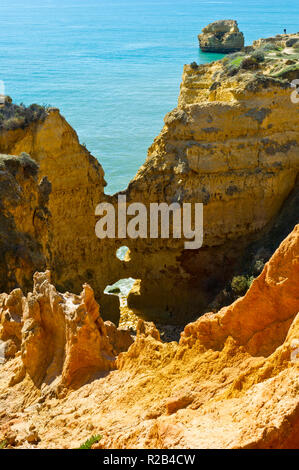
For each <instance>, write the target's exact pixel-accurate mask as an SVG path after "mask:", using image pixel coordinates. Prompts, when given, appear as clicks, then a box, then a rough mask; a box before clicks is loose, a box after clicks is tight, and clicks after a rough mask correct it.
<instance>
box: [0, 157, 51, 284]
mask: <svg viewBox="0 0 299 470" xmlns="http://www.w3.org/2000/svg"><path fill="white" fill-rule="evenodd" d="M40 180H41V181H40ZM50 191H51V184H50V183H49V181H48V179H47V177H45V176H44V177H43V178H42V176H41V175H40V174H39V173H38V165H37V164H36V162H35V161H34V160H32V159H31V158H30V157H29V155H27V154H24V153H22V154H21V155H20V156H18V157H17V156H13V155H0V292H10V291H11V290H12V289H14V288H18V287H21V288H23V289H25V290H28V289H29V288H30V286H31V285H32V276H33V273H34V272H35V271H36V270H37V269H41V270H42V269H45V267H46V264H47V260H48V259H49V258H50V257H51V253H50V249H49V234H50V222H51V217H50V212H49V209H48V198H49V194H50Z"/></svg>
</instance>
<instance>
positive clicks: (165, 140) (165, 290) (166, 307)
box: [0, 35, 299, 324]
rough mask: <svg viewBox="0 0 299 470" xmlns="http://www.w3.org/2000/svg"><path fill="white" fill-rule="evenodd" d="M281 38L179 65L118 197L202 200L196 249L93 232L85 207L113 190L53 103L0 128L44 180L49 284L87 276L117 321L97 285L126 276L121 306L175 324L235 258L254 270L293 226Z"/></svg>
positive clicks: (292, 138) (290, 126) (219, 288)
mask: <svg viewBox="0 0 299 470" xmlns="http://www.w3.org/2000/svg"><path fill="white" fill-rule="evenodd" d="M290 39H292V36H287V35H284V36H279V37H276V38H275V40H274V41H272V39H271V41H270V42H269V43H268V42H265V40H263V41H260V42H258V43H257V44H256V45H254V46H252V47H249V48H245V49H244V50H243V51H242V52H240V53H237V54H235V55H228V56H226V57H225V58H224V59H222V60H221V61H217V62H213V63H212V64H207V65H201V66H197V65H196V64H192V65H186V66H185V67H184V74H183V80H182V84H181V92H180V96H179V102H178V107H177V108H175V109H174V110H173V111H171V112H170V113H168V114H167V115H166V117H165V126H164V128H163V129H162V131H161V133H160V135H159V136H158V137H157V138H156V139H155V141H154V143H153V144H152V146H151V147H150V148H149V152H148V157H147V160H146V162H145V164H144V165H143V166H142V167H141V168H140V170H139V171H138V173H137V175H136V176H135V178H134V179H133V180H132V181H131V182H130V184H129V186H128V188H127V190H126V191H124V192H123V194H124V195H126V197H127V203H128V204H130V203H132V202H142V203H144V204H145V205H146V207H147V208H148V207H149V204H150V203H152V202H156V203H160V202H166V203H168V204H171V203H173V202H178V203H184V202H191V203H194V202H202V203H203V204H204V243H203V247H202V248H200V249H199V250H186V249H185V246H184V242H185V240H183V239H173V238H170V239H150V238H145V239H141V238H137V239H130V238H126V239H123V238H118V239H104V240H99V239H97V238H96V235H95V232H94V228H95V223H96V221H97V218H96V217H95V216H94V210H95V207H96V205H97V204H98V203H99V202H103V201H109V202H111V203H113V204H115V205H116V204H117V196H118V195H115V196H107V195H105V194H104V185H105V182H104V179H103V170H102V168H101V166H100V165H99V163H98V162H97V161H96V159H95V158H94V157H92V156H91V155H90V154H89V152H88V151H87V150H86V149H85V148H84V147H82V146H81V145H80V144H79V141H78V138H77V135H76V133H75V132H74V131H73V130H72V128H71V127H70V126H69V125H68V124H67V122H66V121H65V119H64V118H63V117H62V116H61V115H60V113H59V112H58V110H55V109H54V110H53V109H52V110H48V113H47V115H46V117H43V119H41V120H38V121H34V122H31V123H29V124H28V125H27V126H26V127H24V128H18V129H14V130H3V131H2V132H1V134H0V149H4V150H5V151H7V152H9V153H19V152H20V151H21V150H25V151H27V152H29V153H30V154H31V156H32V157H33V158H34V159H35V160H36V161H38V162H39V164H40V171H41V174H42V175H48V177H49V179H50V180H52V186H53V190H52V194H51V196H50V201H49V207H50V210H51V212H52V219H53V232H52V238H51V243H50V244H49V246H50V249H51V256H52V257H51V262H50V264H49V267H50V268H51V270H52V271H53V281H54V282H55V284H56V285H57V287H58V289H59V290H61V291H64V290H69V291H73V292H75V293H76V294H79V293H80V289H81V285H82V284H83V283H84V282H86V281H87V282H89V283H90V285H91V286H92V288H93V289H94V292H95V296H96V299H97V300H98V301H99V303H100V305H101V312H102V316H103V318H104V320H107V319H110V320H112V321H113V322H114V323H116V324H117V323H118V319H119V300H118V297H117V296H113V295H105V294H104V293H103V292H104V289H105V287H106V286H107V285H113V284H114V283H115V282H116V281H118V280H119V279H125V278H129V277H132V278H134V279H136V280H138V282H137V283H136V284H135V287H134V291H132V292H131V294H130V295H129V298H128V307H129V309H131V310H132V311H133V312H134V313H135V314H137V315H139V316H140V317H142V318H143V319H145V320H149V321H152V320H154V321H158V322H159V323H164V324H175V323H178V324H185V323H186V321H192V320H194V319H195V318H196V317H197V316H198V315H200V314H202V313H204V312H206V311H207V310H210V305H211V304H212V303H213V302H214V300H215V298H216V297H217V296H218V295H219V292H220V294H221V293H222V292H223V290H225V289H226V286H227V285H230V283H231V281H232V279H233V277H234V276H235V275H236V274H243V272H242V269H244V266H245V265H246V267H247V266H249V265H251V264H252V263H253V261H256V262H257V264H258V265H259V266H260V268H259V269H258V271H256V270H255V271H254V272H249V273H246V275H247V274H248V275H249V278H250V277H251V276H252V275H254V276H256V275H257V274H259V272H260V270H261V268H262V266H263V264H264V262H265V261H267V260H268V259H269V257H270V256H271V254H272V253H273V251H274V250H275V249H276V248H277V246H278V245H279V243H280V242H281V241H282V239H283V237H284V236H285V232H287V231H290V230H291V229H292V227H293V226H294V224H295V223H296V222H298V211H297V210H296V203H294V201H296V200H298V199H297V196H296V194H298V185H297V181H298V180H297V175H298V155H299V152H298V113H297V105H296V104H294V102H292V100H291V99H290V95H291V93H292V92H293V91H294V90H292V89H291V88H290V83H289V81H290V80H291V79H293V77H295V76H297V75H298V73H299V72H298V68H297V64H296V60H297V59H296V57H297V56H296V51H295V49H294V48H292V47H290V46H288V45H287V44H286V43H287V41H289V40H290ZM269 44H270V45H269ZM288 44H289V43H288ZM290 62H291V63H290ZM4 150H3V151H4ZM66 175H67V177H66ZM257 201H258V203H257ZM291 201H293V202H291ZM123 245H126V246H128V248H129V250H130V251H129V256H128V257H127V258H126V259H125V260H123V261H121V260H119V259H118V258H117V257H116V250H117V249H118V248H119V247H120V246H123ZM253 246H255V247H256V248H252V247H253ZM254 250H255V251H254ZM249 252H250V256H251V259H250V260H248V259H247V261H246V263H245V262H244V260H245V258H246V256H247V255H248V253H249ZM261 253H262V254H261ZM13 287H15V286H13ZM220 297H221V295H220ZM218 299H219V297H218ZM226 303H227V302H226ZM223 304H225V301H217V302H216V305H217V308H218V306H220V307H221V306H222V305H223ZM214 305H215V303H214Z"/></svg>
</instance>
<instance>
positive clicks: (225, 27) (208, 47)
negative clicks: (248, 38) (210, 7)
mask: <svg viewBox="0 0 299 470" xmlns="http://www.w3.org/2000/svg"><path fill="white" fill-rule="evenodd" d="M198 40H199V46H200V48H201V50H202V51H203V52H225V53H228V52H236V51H240V50H241V49H242V48H243V47H244V36H243V33H241V32H240V31H239V28H238V23H237V22H236V21H235V20H219V21H215V22H214V23H210V24H208V26H206V27H205V28H203V30H202V34H199V35H198Z"/></svg>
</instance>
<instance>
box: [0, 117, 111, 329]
mask: <svg viewBox="0 0 299 470" xmlns="http://www.w3.org/2000/svg"><path fill="white" fill-rule="evenodd" d="M0 151H1V152H3V153H8V154H11V155H15V154H16V155H18V154H19V153H20V152H27V153H28V154H30V156H31V157H32V159H34V160H35V161H36V162H37V163H38V165H39V169H40V175H41V176H47V178H48V179H49V181H51V184H52V192H51V195H50V199H49V210H50V212H51V214H52V227H51V240H50V248H51V260H50V261H49V262H48V263H47V266H48V267H49V268H51V271H52V276H53V280H54V281H55V284H56V285H57V287H58V288H59V289H61V290H70V291H73V292H75V293H77V294H79V293H80V289H81V286H82V284H84V283H85V282H91V283H92V286H93V288H94V289H95V292H96V297H97V299H100V300H101V304H102V305H103V308H104V310H105V298H106V297H108V301H109V304H111V308H110V314H109V315H108V317H109V319H111V320H113V321H115V322H117V321H118V318H119V302H118V298H117V297H115V296H106V295H104V294H103V291H104V289H105V287H106V286H107V285H108V284H109V283H110V284H113V283H114V282H116V281H117V280H118V279H119V277H117V278H114V277H113V276H110V275H109V272H110V271H109V270H108V269H107V268H108V265H109V263H107V265H106V267H105V268H104V266H103V269H102V270H101V269H99V265H100V264H101V263H104V262H105V261H104V260H105V257H106V248H102V246H99V240H98V239H97V238H96V236H95V231H94V227H95V217H94V211H95V207H96V205H97V204H98V203H99V201H101V200H102V199H103V192H104V186H105V185H106V182H105V180H104V172H103V169H102V167H101V165H100V164H99V163H98V161H97V160H96V158H94V157H93V156H92V155H91V154H90V152H88V150H87V149H86V148H85V147H84V146H82V145H80V143H79V140H78V136H77V134H76V132H75V131H74V130H73V129H72V127H71V126H70V125H69V124H68V123H67V122H66V120H65V119H64V118H63V117H62V116H61V115H60V113H59V110H58V109H56V108H50V109H48V110H47V113H46V116H43V118H42V119H39V120H35V121H33V122H31V123H29V124H28V125H27V126H23V127H20V128H16V129H11V130H6V129H2V130H1V132H0ZM109 250H110V247H107V252H109ZM111 258H112V260H111V264H113V258H115V253H113V254H112V256H111ZM115 263H116V264H120V261H119V260H118V259H115ZM44 268H45V266H43V267H42V268H41V266H40V265H38V263H36V266H35V271H36V270H42V269H44ZM33 272H34V271H33ZM21 287H24V285H22V284H21ZM27 287H28V286H27ZM29 288H32V273H31V274H30V284H29ZM10 289H11V286H10V285H9V286H4V287H2V288H1V291H3V290H5V291H6V292H9V290H10Z"/></svg>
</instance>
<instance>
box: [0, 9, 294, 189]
mask: <svg viewBox="0 0 299 470" xmlns="http://www.w3.org/2000/svg"><path fill="white" fill-rule="evenodd" d="M217 19H236V20H237V21H238V23H239V27H240V30H241V31H243V32H244V34H245V38H246V43H247V44H250V43H251V42H252V41H253V40H254V39H258V38H259V37H267V36H271V35H275V34H278V33H282V32H283V28H287V32H296V31H298V30H299V21H298V20H299V13H298V4H297V3H296V2H294V1H284V2H281V1H278V0H271V1H270V0H267V1H263V0H259V1H251V0H248V1H236V0H231V1H226V0H224V1H205V0H43V1H40V0H39V1H37V0H23V1H21V0H0V65H1V66H0V79H1V80H4V82H5V85H6V93H7V94H9V95H10V96H12V97H13V99H14V100H15V101H16V102H24V103H26V104H30V103H32V102H37V103H40V104H50V105H52V106H57V107H59V108H60V110H61V112H62V114H63V115H64V116H65V117H66V119H67V120H68V121H69V122H70V124H71V125H72V126H73V127H74V128H75V129H76V131H77V132H78V134H79V138H80V141H81V143H85V144H86V145H87V147H88V149H89V150H90V151H91V152H92V153H93V155H95V156H96V157H97V158H98V160H99V161H100V162H101V164H102V165H103V167H104V170H105V174H106V180H107V182H108V188H107V192H109V193H113V192H115V191H117V190H120V189H124V188H125V187H126V186H127V184H128V182H129V181H130V179H131V178H132V177H133V176H134V174H135V173H136V171H137V169H138V167H139V166H140V165H141V164H142V163H143V161H144V160H145V157H146V152H147V148H148V147H149V145H150V144H151V142H152V141H153V139H154V137H155V136H156V135H157V134H158V133H159V132H160V130H161V128H162V125H163V117H164V115H165V114H166V113H167V112H168V111H170V110H171V109H172V108H174V107H175V106H176V104H177V98H178V93H179V85H180V81H181V75H182V70H183V64H185V63H190V62H192V61H194V60H195V61H197V62H199V63H205V62H209V61H212V60H215V59H217V58H220V57H221V55H219V54H203V53H201V52H200V51H199V49H198V41H197V34H198V33H200V31H201V29H202V28H203V27H204V26H205V25H206V24H208V23H210V22H212V21H215V20H217Z"/></svg>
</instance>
